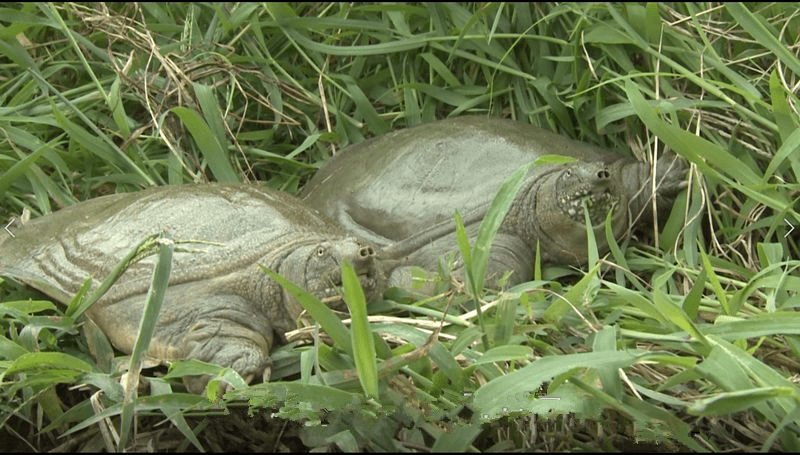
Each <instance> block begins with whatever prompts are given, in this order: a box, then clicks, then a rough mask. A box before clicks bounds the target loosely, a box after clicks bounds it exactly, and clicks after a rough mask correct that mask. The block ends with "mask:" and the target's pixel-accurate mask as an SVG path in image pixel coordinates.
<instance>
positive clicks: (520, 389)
mask: <svg viewBox="0 0 800 455" xmlns="http://www.w3.org/2000/svg"><path fill="white" fill-rule="evenodd" d="M642 358H644V357H643V355H642V354H633V353H631V352H623V351H618V352H587V353H578V354H567V355H554V356H548V357H542V358H540V359H538V360H536V361H535V362H531V363H530V364H528V365H526V366H525V367H523V368H520V369H519V370H516V371H512V372H511V373H508V374H505V375H503V376H501V377H499V378H497V379H494V380H492V381H489V382H488V383H486V384H484V385H483V386H481V387H480V388H479V389H478V390H477V391H476V392H475V394H474V400H473V405H474V406H475V408H476V410H477V412H478V413H479V415H480V416H481V418H482V419H484V420H487V419H494V418H497V417H498V416H500V415H503V414H506V413H508V412H522V413H526V412H536V411H535V409H534V406H535V405H536V404H535V403H536V401H537V400H536V398H534V397H532V396H531V393H533V392H536V391H538V390H539V387H540V386H541V385H542V383H544V382H545V381H549V380H550V379H552V378H553V377H554V376H557V375H560V374H564V373H567V372H568V371H570V370H573V369H575V368H599V367H606V368H614V369H616V368H623V367H626V366H629V365H631V364H632V363H634V362H636V361H638V360H641V359H642ZM548 405H549V406H552V407H553V408H556V409H557V407H558V402H554V403H549V404H548Z"/></svg>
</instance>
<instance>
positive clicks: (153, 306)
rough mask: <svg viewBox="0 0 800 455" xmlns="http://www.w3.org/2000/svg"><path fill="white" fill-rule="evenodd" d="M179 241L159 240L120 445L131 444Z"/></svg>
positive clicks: (132, 361) (133, 356)
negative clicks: (145, 361) (146, 362)
mask: <svg viewBox="0 0 800 455" xmlns="http://www.w3.org/2000/svg"><path fill="white" fill-rule="evenodd" d="M174 249H175V244H174V243H173V242H172V240H169V239H165V238H163V237H162V238H160V239H159V241H158V259H157V261H156V265H155V268H154V270H153V277H152V282H151V284H150V289H149V290H148V291H147V297H146V299H145V304H144V309H143V311H142V319H141V320H140V321H139V329H138V331H137V335H136V342H135V343H134V345H133V350H132V351H131V357H130V363H129V365H128V373H127V374H128V376H126V378H129V381H130V382H129V383H128V386H129V388H128V389H127V394H126V396H125V400H124V402H123V405H122V415H121V416H120V422H121V423H120V431H119V447H127V446H128V438H129V437H130V434H131V427H132V425H133V417H134V401H135V398H136V393H137V392H136V389H137V387H138V377H139V373H140V372H141V369H142V356H143V355H144V353H145V352H147V349H148V347H149V346H150V340H151V339H152V337H153V333H154V332H155V327H156V322H158V316H159V314H160V313H161V306H162V304H163V303H164V296H165V295H166V293H167V286H168V285H169V275H170V271H171V270H172V252H173V250H174Z"/></svg>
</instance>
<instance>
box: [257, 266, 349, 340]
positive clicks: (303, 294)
mask: <svg viewBox="0 0 800 455" xmlns="http://www.w3.org/2000/svg"><path fill="white" fill-rule="evenodd" d="M260 267H261V270H262V271H263V272H264V273H266V274H267V275H269V277H270V278H272V279H273V280H275V281H276V282H277V283H279V284H280V285H281V286H283V288H284V289H286V290H287V291H289V293H290V294H292V296H294V298H295V299H297V302H298V303H299V304H300V305H302V306H303V308H305V309H306V311H308V314H310V315H311V317H312V318H314V320H315V321H317V322H318V323H319V325H320V326H322V328H323V329H324V330H325V332H327V333H328V335H330V336H331V338H333V342H334V343H335V344H336V346H338V347H339V348H341V349H342V350H344V351H345V352H347V353H348V354H350V355H352V354H353V346H352V341H351V339H350V333H349V331H348V330H347V328H346V327H345V326H344V324H343V323H342V320H341V319H339V317H338V316H336V314H335V313H334V312H333V311H332V310H331V309H330V308H329V307H328V306H327V305H325V304H324V303H322V302H321V301H320V300H319V299H318V298H317V297H315V296H314V295H313V294H311V293H309V292H308V291H306V290H305V289H303V288H301V287H300V286H297V285H296V284H294V283H292V282H291V281H289V280H287V279H286V278H284V277H282V276H280V275H279V274H278V273H276V272H273V271H272V270H270V269H268V268H266V267H264V266H260Z"/></svg>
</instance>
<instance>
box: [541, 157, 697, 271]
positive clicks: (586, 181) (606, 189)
mask: <svg viewBox="0 0 800 455" xmlns="http://www.w3.org/2000/svg"><path fill="white" fill-rule="evenodd" d="M684 170H685V166H684V165H683V164H682V163H680V162H677V163H675V162H672V161H669V162H667V159H666V158H664V159H663V160H659V161H658V162H657V163H656V172H655V176H656V179H655V187H656V196H657V199H656V201H657V203H658V204H657V205H658V207H661V208H663V207H667V206H668V205H669V204H668V203H666V202H665V201H667V202H668V201H671V200H672V199H673V198H674V196H675V194H676V193H677V192H678V191H679V190H680V189H681V188H683V187H684V186H685V182H684V179H683V175H684V174H685V172H683V171H684ZM652 175H653V172H652V169H651V165H649V164H647V163H643V162H635V161H629V160H619V161H616V162H614V163H611V164H607V163H603V162H576V163H570V164H567V165H562V166H561V167H558V168H554V169H551V170H550V171H548V172H547V173H546V174H544V175H542V176H541V177H540V178H538V179H534V180H533V183H532V185H531V187H530V189H531V190H530V191H529V192H528V194H529V196H528V199H527V200H526V205H528V206H531V205H532V206H533V207H534V211H533V213H534V217H535V218H534V219H533V220H532V221H533V222H532V223H531V224H530V227H528V229H527V230H528V232H527V241H528V242H529V243H530V244H531V245H533V246H534V247H535V245H536V241H537V240H538V241H539V243H540V248H541V251H542V260H543V262H548V263H555V264H585V263H586V260H587V256H588V254H587V239H586V217H585V214H584V209H583V207H584V206H585V207H586V209H587V210H588V212H589V219H590V222H591V224H592V228H593V230H594V233H595V240H596V241H597V247H598V249H599V250H600V253H601V254H603V253H605V252H606V251H607V250H608V245H607V242H606V236H605V233H604V227H603V226H604V223H605V219H606V216H607V215H608V214H609V212H610V213H611V227H612V229H613V231H614V237H615V238H616V239H620V238H621V237H623V236H624V235H625V234H626V233H628V232H629V231H630V227H631V224H632V223H633V222H635V220H637V219H639V217H640V216H641V215H642V214H643V213H646V212H647V210H648V209H649V208H650V207H651V206H652V203H651V200H652V195H653V191H652V188H653V180H652Z"/></svg>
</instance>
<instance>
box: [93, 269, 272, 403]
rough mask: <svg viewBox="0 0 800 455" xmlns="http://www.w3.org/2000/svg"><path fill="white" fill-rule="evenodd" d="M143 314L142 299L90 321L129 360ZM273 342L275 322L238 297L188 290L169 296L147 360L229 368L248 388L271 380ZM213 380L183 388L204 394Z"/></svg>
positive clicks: (104, 308)
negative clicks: (263, 379)
mask: <svg viewBox="0 0 800 455" xmlns="http://www.w3.org/2000/svg"><path fill="white" fill-rule="evenodd" d="M206 284H207V283H206ZM218 292H220V291H218ZM143 309H144V297H143V296H141V295H138V296H135V297H130V298H127V299H123V300H121V301H119V302H116V303H114V304H110V305H95V306H93V307H92V308H91V309H90V310H89V316H90V317H91V318H92V320H94V322H95V323H96V324H97V325H98V327H100V329H101V330H102V331H103V332H104V333H105V334H106V336H107V337H108V338H109V340H111V342H112V343H113V344H114V346H115V347H116V348H117V349H119V350H121V351H123V352H125V353H127V354H130V353H131V352H132V351H133V346H134V344H135V343H136V338H137V336H138V331H139V324H140V321H141V318H142V311H143ZM272 341H273V324H272V321H271V319H270V318H269V316H268V315H267V314H266V312H265V311H264V310H263V309H262V308H260V307H259V306H258V305H256V304H254V303H253V302H251V301H249V300H247V299H245V298H243V297H240V296H238V295H235V294H230V293H224V292H220V293H215V292H213V291H212V292H209V289H208V287H203V286H197V285H196V284H185V285H177V286H171V287H170V288H169V289H168V290H167V295H166V296H165V301H164V304H163V306H162V307H161V313H160V314H159V318H158V322H157V323H156V327H155V331H154V333H153V337H152V339H151V340H150V345H149V346H148V349H147V352H146V355H147V356H148V357H149V358H150V359H153V360H156V361H159V362H168V361H174V360H186V359H198V360H202V361H204V362H209V363H214V364H217V365H220V366H224V367H231V368H233V369H234V370H236V372H238V373H239V374H240V375H241V376H242V378H243V379H244V380H245V381H246V382H250V381H252V380H253V379H255V378H256V377H257V376H259V375H261V376H262V377H263V376H264V375H265V374H266V375H267V376H268V375H269V366H270V359H269V350H270V348H271V347H272ZM209 379H210V378H208V377H193V378H189V377H186V378H184V384H186V386H187V388H188V389H189V391H191V392H193V393H202V391H203V390H204V389H205V386H206V384H207V383H208V381H209Z"/></svg>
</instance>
